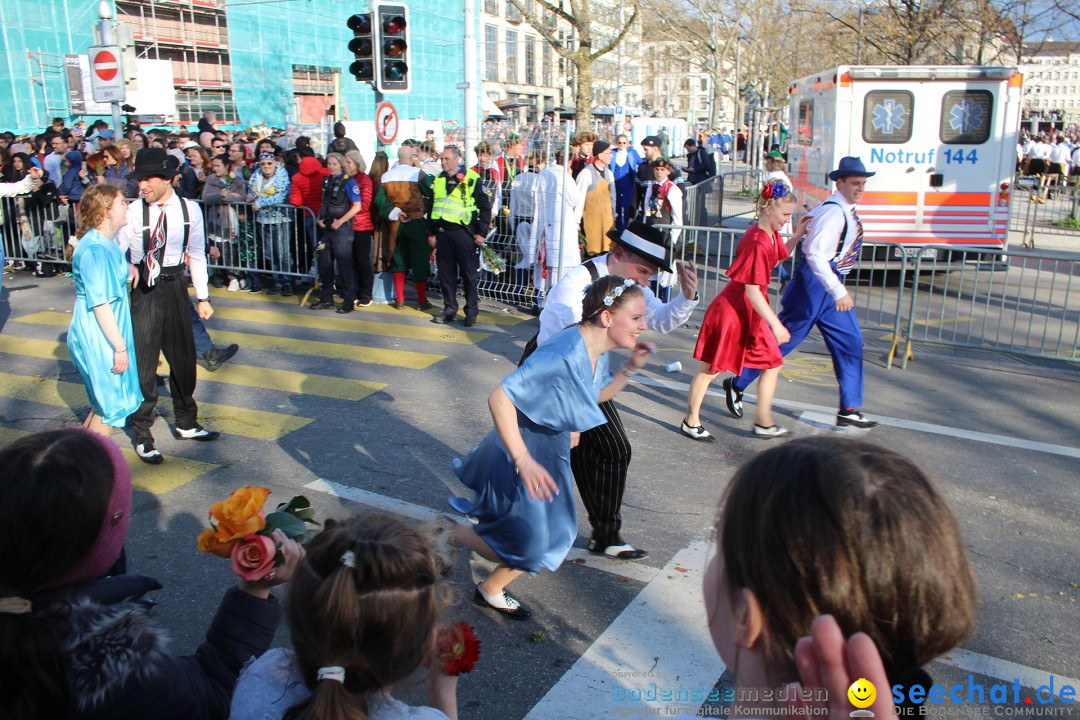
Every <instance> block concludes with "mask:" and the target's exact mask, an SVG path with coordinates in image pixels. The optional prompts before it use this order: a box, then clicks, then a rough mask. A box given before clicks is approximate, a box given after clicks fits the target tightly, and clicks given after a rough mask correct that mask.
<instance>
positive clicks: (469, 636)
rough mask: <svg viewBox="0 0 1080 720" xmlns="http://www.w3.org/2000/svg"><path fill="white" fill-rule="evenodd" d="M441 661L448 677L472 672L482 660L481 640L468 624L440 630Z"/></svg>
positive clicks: (464, 623)
mask: <svg viewBox="0 0 1080 720" xmlns="http://www.w3.org/2000/svg"><path fill="white" fill-rule="evenodd" d="M438 643H439V661H440V662H442V667H443V670H444V671H445V672H446V674H447V675H454V676H457V675H460V674H461V673H469V672H472V669H473V667H475V666H476V661H477V660H479V659H480V640H479V638H477V637H476V634H475V633H474V632H473V627H472V625H469V624H468V623H466V622H458V623H454V624H453V625H451V626H450V627H443V628H439V639H438Z"/></svg>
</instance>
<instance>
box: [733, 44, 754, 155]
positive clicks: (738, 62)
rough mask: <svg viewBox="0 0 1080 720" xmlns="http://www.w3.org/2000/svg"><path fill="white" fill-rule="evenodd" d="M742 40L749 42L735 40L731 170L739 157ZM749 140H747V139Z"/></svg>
mask: <svg viewBox="0 0 1080 720" xmlns="http://www.w3.org/2000/svg"><path fill="white" fill-rule="evenodd" d="M744 40H750V36H749V35H739V37H738V38H736V40H735V122H734V123H732V136H731V142H732V145H734V147H732V148H731V169H732V171H734V170H735V163H736V161H737V159H738V157H739V130H740V126H741V125H742V116H741V115H740V114H739V97H740V96H741V95H742V81H741V80H740V79H739V66H740V65H741V64H742V44H743V41H744ZM747 140H749V138H747Z"/></svg>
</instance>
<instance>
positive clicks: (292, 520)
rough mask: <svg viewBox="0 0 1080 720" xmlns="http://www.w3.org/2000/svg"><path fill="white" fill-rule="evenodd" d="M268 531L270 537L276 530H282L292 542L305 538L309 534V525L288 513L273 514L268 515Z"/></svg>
mask: <svg viewBox="0 0 1080 720" xmlns="http://www.w3.org/2000/svg"><path fill="white" fill-rule="evenodd" d="M266 529H267V530H268V532H267V534H268V535H269V534H270V533H271V532H273V531H274V530H281V531H282V532H284V533H285V534H286V535H287V536H289V538H290V539H292V540H295V539H296V538H299V537H303V536H304V535H305V534H306V533H307V525H305V524H304V521H303V520H301V519H300V518H298V517H296V516H295V515H290V514H289V513H287V512H272V513H270V514H269V515H267V516H266Z"/></svg>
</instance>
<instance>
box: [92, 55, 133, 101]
mask: <svg viewBox="0 0 1080 720" xmlns="http://www.w3.org/2000/svg"><path fill="white" fill-rule="evenodd" d="M86 54H87V57H88V58H89V59H90V89H91V91H92V92H93V94H94V101H95V102H123V101H124V100H125V99H126V97H127V93H126V92H125V90H124V73H123V72H121V70H120V58H121V57H122V56H123V55H122V52H121V50H120V48H119V46H117V45H97V46H94V47H91V48H90V49H89V50H88V51H87V53H86Z"/></svg>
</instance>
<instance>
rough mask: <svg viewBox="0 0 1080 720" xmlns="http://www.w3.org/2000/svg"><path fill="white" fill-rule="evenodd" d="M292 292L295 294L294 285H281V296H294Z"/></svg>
mask: <svg viewBox="0 0 1080 720" xmlns="http://www.w3.org/2000/svg"><path fill="white" fill-rule="evenodd" d="M292 294H293V289H292V285H282V286H281V297H292Z"/></svg>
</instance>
